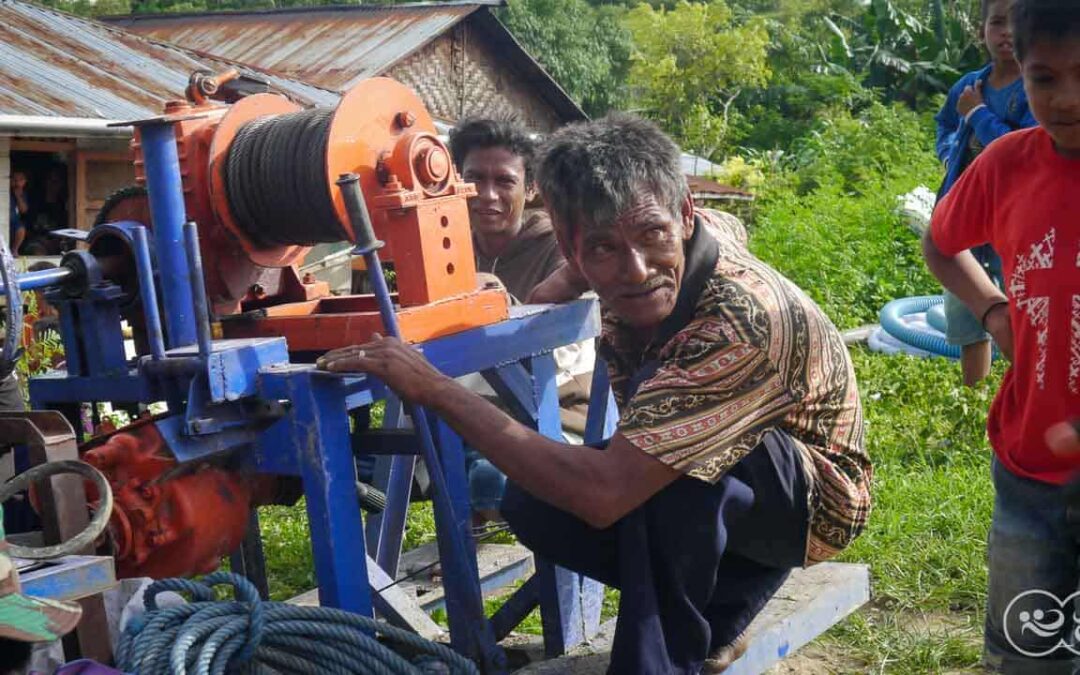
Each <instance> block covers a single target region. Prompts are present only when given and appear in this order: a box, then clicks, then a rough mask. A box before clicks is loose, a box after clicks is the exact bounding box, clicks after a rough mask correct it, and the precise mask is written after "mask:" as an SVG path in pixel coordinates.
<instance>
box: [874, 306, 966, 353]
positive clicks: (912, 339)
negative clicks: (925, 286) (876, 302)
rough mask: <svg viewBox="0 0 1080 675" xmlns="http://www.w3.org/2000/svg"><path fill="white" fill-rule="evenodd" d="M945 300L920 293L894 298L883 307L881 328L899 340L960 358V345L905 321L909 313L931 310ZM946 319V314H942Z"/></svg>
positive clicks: (879, 318) (928, 350) (880, 317)
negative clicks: (904, 318)
mask: <svg viewBox="0 0 1080 675" xmlns="http://www.w3.org/2000/svg"><path fill="white" fill-rule="evenodd" d="M942 302H943V299H942V297H941V296H940V295H920V296H916V297H913V298H900V299H899V300H893V301H892V302H890V303H889V304H887V305H885V307H883V308H882V310H881V314H880V315H879V317H878V320H879V321H880V322H881V328H882V329H883V330H884V331H885V332H886V333H888V334H889V335H891V336H892V337H894V338H896V339H897V340H899V341H901V342H903V343H905V344H909V345H911V346H912V347H917V348H919V349H922V350H923V351H927V352H930V353H931V354H937V355H939V356H946V357H949V358H952V359H958V358H960V347H958V346H956V345H951V344H949V343H948V342H946V341H945V338H944V337H942V336H940V335H933V334H930V333H924V332H922V331H920V330H916V329H914V328H912V327H910V326H908V325H907V324H905V323H904V320H903V317H905V316H907V315H909V314H918V313H920V312H929V310H930V309H931V308H933V307H937V306H938V305H940V304H941V303H942ZM942 319H944V316H942Z"/></svg>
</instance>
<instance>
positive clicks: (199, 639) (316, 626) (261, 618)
mask: <svg viewBox="0 0 1080 675" xmlns="http://www.w3.org/2000/svg"><path fill="white" fill-rule="evenodd" d="M222 584H228V585H232V586H234V587H235V588H236V589H237V590H239V593H240V598H241V599H240V601H237V602H228V601H225V602H215V600H214V598H215V596H214V591H213V590H212V588H211V587H212V586H216V585H222ZM163 591H177V592H187V593H190V594H191V596H192V602H189V603H187V604H183V605H178V606H175V607H167V608H160V609H159V608H158V606H157V601H156V596H157V594H158V593H161V592H163ZM145 598H146V600H145V604H146V614H145V615H144V616H142V617H140V619H139V620H136V621H132V622H131V624H130V625H129V626H128V627H127V628H125V629H124V633H123V635H122V636H121V638H120V644H119V646H118V647H117V650H116V662H117V667H118V668H120V669H121V670H123V671H124V672H126V673H132V674H133V675H186V674H187V673H196V674H197V675H223V674H224V673H258V672H268V671H267V670H266V669H267V668H272V669H274V671H276V672H279V673H343V674H346V675H347V674H349V673H371V674H372V675H398V674H400V675H425V674H434V673H448V674H451V675H478V673H479V671H478V670H477V668H476V666H475V665H474V664H473V663H472V662H471V661H469V660H468V659H466V658H465V657H463V656H461V655H460V654H458V653H456V652H454V651H453V650H451V649H450V648H449V647H446V646H444V645H440V644H437V643H434V642H430V641H428V640H425V639H423V638H421V637H420V636H418V635H415V634H413V633H410V632H408V631H405V630H401V629H398V628H393V627H391V626H388V625H386V624H384V623H381V622H378V621H375V620H374V619H370V618H368V617H364V616H360V615H359V614H352V613H350V612H345V611H343V610H340V609H333V608H329V607H300V606H296V605H289V604H286V603H283V602H263V601H262V600H260V598H259V594H258V592H257V591H256V590H255V587H254V586H253V585H252V584H251V582H250V581H248V580H247V579H245V578H244V577H241V576H239V575H236V574H232V573H230V572H216V573H214V574H211V575H209V576H207V577H205V578H204V579H203V580H202V581H201V582H199V581H192V580H189V579H164V580H162V581H155V582H154V583H153V584H151V585H150V587H149V588H147V589H146V593H145ZM376 634H378V635H379V636H380V637H382V638H383V640H381V641H380V640H378V639H376V638H375V637H374V636H375V635H376ZM385 643H394V644H397V645H398V646H401V647H403V648H404V649H405V651H407V652H408V653H410V654H415V655H417V656H415V657H414V658H413V659H412V661H411V662H410V661H409V660H407V659H406V658H404V657H403V656H400V655H399V654H398V653H396V652H395V651H393V650H391V649H390V648H389V647H388V646H386V644H385Z"/></svg>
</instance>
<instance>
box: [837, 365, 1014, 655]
mask: <svg viewBox="0 0 1080 675" xmlns="http://www.w3.org/2000/svg"><path fill="white" fill-rule="evenodd" d="M852 355H853V357H854V360H855V367H856V372H857V375H858V378H859V388H860V391H861V393H862V398H863V404H864V406H865V410H866V416H867V427H868V428H867V444H868V449H869V452H870V457H871V459H872V460H873V463H874V471H875V476H874V486H873V492H874V512H873V515H872V516H871V518H870V524H869V526H868V527H867V529H866V531H865V532H864V533H863V534H862V536H861V537H859V539H857V540H856V541H855V543H854V544H853V545H852V546H851V547H850V548H849V549H848V550H847V551H845V552H844V554H843V555H842V557H841V560H845V561H851V562H863V563H867V564H869V565H870V571H871V579H872V593H873V602H872V605H871V606H870V607H868V608H867V609H865V610H864V611H862V612H859V613H858V614H856V615H855V616H853V617H852V618H850V619H849V620H847V621H845V622H844V623H842V624H841V625H840V626H837V627H836V628H834V629H833V630H832V631H830V632H829V633H827V634H826V635H825V636H824V637H823V638H821V639H820V643H821V644H822V646H824V647H826V648H827V649H828V650H829V651H833V652H837V651H839V652H842V653H843V654H844V655H845V657H846V659H848V660H850V661H851V662H853V663H857V664H859V665H858V666H853V667H852V670H853V672H861V671H863V670H865V669H873V670H875V671H884V672H895V673H924V672H942V671H945V670H951V669H966V668H971V667H973V666H975V665H977V663H978V659H979V651H980V649H981V624H982V608H983V601H984V594H985V591H986V563H985V557H986V534H987V530H988V528H989V524H990V514H991V510H992V507H993V487H992V485H991V482H990V456H991V453H990V449H989V446H988V443H987V441H986V434H985V431H984V426H985V416H986V410H987V407H988V406H989V404H990V400H991V398H992V396H993V392H994V391H995V390H996V388H997V385H998V382H999V380H1000V375H1001V367H1000V365H998V366H997V367H996V368H995V373H994V375H993V377H992V378H990V380H988V381H987V382H984V383H983V384H982V385H981V386H979V387H977V388H975V389H967V388H964V387H962V386H961V385H960V370H959V367H958V366H957V365H956V364H954V363H951V362H948V361H945V360H943V359H930V360H924V359H915V358H911V357H906V356H892V357H890V356H882V355H878V354H870V353H869V352H867V351H865V350H863V349H861V348H860V349H856V350H854V351H853V354H852Z"/></svg>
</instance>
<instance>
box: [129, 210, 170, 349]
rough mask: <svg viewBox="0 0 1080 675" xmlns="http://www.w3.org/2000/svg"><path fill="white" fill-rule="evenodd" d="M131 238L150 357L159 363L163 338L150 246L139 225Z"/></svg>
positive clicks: (163, 347) (143, 228) (163, 344)
mask: <svg viewBox="0 0 1080 675" xmlns="http://www.w3.org/2000/svg"><path fill="white" fill-rule="evenodd" d="M131 236H132V241H133V242H134V246H135V270H136V271H137V272H138V275H139V297H140V298H141V299H142V306H143V319H144V321H145V323H146V336H147V340H148V341H149V342H150V355H151V357H153V359H154V360H155V361H160V360H161V359H163V358H165V338H164V334H163V333H162V332H161V313H160V312H159V311H158V303H157V290H156V289H155V287H154V267H153V264H152V263H151V262H150V245H149V244H148V243H147V240H146V228H145V227H142V226H141V225H140V226H139V227H136V228H133V229H132V231H131Z"/></svg>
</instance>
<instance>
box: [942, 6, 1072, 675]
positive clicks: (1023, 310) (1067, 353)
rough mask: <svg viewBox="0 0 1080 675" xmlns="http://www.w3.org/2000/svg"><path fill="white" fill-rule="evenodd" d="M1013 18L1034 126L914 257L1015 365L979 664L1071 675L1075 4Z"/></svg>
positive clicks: (1000, 437)
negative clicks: (991, 266) (986, 251)
mask: <svg viewBox="0 0 1080 675" xmlns="http://www.w3.org/2000/svg"><path fill="white" fill-rule="evenodd" d="M1012 24H1013V25H1012V31H1013V42H1014V51H1015V53H1016V57H1017V60H1018V61H1019V62H1020V67H1021V72H1022V75H1023V79H1024V88H1025V90H1026V91H1027V96H1028V103H1029V105H1030V106H1031V110H1032V113H1033V114H1034V116H1035V118H1036V119H1037V120H1038V121H1039V123H1040V125H1041V126H1039V127H1036V128H1033V129H1026V130H1023V131H1017V132H1014V133H1011V134H1008V135H1006V136H1003V137H1002V138H1000V139H998V140H997V141H996V142H994V143H993V144H992V145H991V146H989V147H988V148H987V149H986V150H985V151H983V153H982V154H981V155H980V156H979V157H978V158H977V159H976V160H975V162H973V163H972V165H971V166H970V167H969V168H968V170H967V171H965V172H964V174H963V175H962V176H961V178H960V180H959V181H958V182H957V183H956V186H955V187H954V188H953V189H952V191H951V192H950V193H949V195H948V196H947V197H946V198H945V199H944V200H943V201H942V202H941V203H940V204H939V205H938V208H937V210H936V211H935V213H934V217H933V220H932V222H931V225H930V229H929V230H928V233H927V236H926V238H925V240H924V245H923V250H924V255H925V257H926V261H927V264H928V266H929V267H930V270H931V271H932V272H933V273H934V275H935V276H937V277H938V279H940V280H941V283H942V284H943V285H944V286H945V287H946V288H947V289H949V290H950V291H952V292H953V293H954V294H955V295H956V296H957V297H958V298H960V299H961V300H962V301H963V302H964V304H965V305H967V307H968V308H969V309H971V311H972V313H973V314H974V315H975V316H977V317H980V319H981V323H982V326H983V328H985V329H986V330H987V331H988V332H989V333H990V334H991V335H992V336H993V338H994V340H995V342H996V343H997V344H998V346H999V347H1000V348H1001V350H1002V352H1003V353H1004V354H1005V356H1006V357H1007V358H1009V359H1010V360H1011V361H1012V366H1011V367H1010V368H1009V370H1008V372H1007V373H1006V374H1005V379H1004V381H1003V382H1002V385H1001V389H1000V391H998V394H997V397H996V398H995V400H994V403H993V405H992V406H991V408H990V414H989V419H988V423H987V429H988V433H989V437H990V443H991V445H992V446H993V448H994V454H995V458H994V462H993V478H994V488H995V492H996V496H995V501H994V515H993V520H992V522H991V531H990V543H989V571H990V581H989V590H988V597H987V607H986V628H985V650H984V657H985V661H986V665H987V666H988V667H989V668H990V669H992V670H1002V671H1005V672H1039V673H1050V672H1072V670H1071V669H1072V667H1073V665H1074V664H1075V659H1076V655H1077V654H1080V647H1077V640H1076V636H1074V633H1075V632H1077V631H1076V629H1077V628H1080V626H1078V625H1077V624H1078V623H1080V622H1078V621H1077V620H1075V619H1074V618H1073V616H1074V614H1075V613H1076V612H1075V611H1074V607H1073V602H1072V599H1071V596H1072V595H1073V594H1075V593H1076V592H1077V589H1078V587H1080V565H1078V560H1080V539H1078V538H1077V535H1076V532H1075V531H1073V530H1072V529H1071V528H1070V523H1069V517H1068V511H1069V509H1068V508H1067V506H1068V504H1067V500H1066V492H1067V491H1066V489H1065V488H1064V486H1065V484H1066V483H1068V482H1069V481H1070V479H1071V478H1073V477H1074V476H1075V475H1076V472H1077V469H1080V454H1063V453H1060V452H1055V451H1054V450H1052V449H1051V447H1050V445H1049V443H1048V435H1047V432H1048V431H1050V430H1051V429H1052V428H1054V427H1055V426H1056V425H1059V424H1060V423H1062V422H1063V421H1065V420H1069V419H1073V418H1075V417H1077V416H1078V415H1080V3H1077V2H1076V0H1016V2H1015V4H1014V5H1013V8H1012ZM981 244H990V245H991V246H993V248H994V249H995V250H996V251H997V252H998V253H999V255H1000V256H1001V260H1002V264H1003V268H1004V273H1005V290H1006V293H1008V296H1009V298H1011V301H1010V300H1009V299H1007V298H1006V297H1005V296H1004V295H1003V294H1002V293H1001V291H1000V290H999V289H998V288H997V287H996V286H995V285H994V284H993V282H991V281H990V279H989V278H988V277H987V276H986V274H984V273H983V272H982V269H981V268H980V266H979V265H978V263H977V262H976V261H975V259H974V258H973V257H972V255H971V253H970V252H968V249H970V248H973V247H976V246H979V245H981ZM1051 441H1054V442H1055V444H1056V445H1057V441H1056V438H1051ZM1055 449H1057V448H1056V447H1055Z"/></svg>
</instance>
